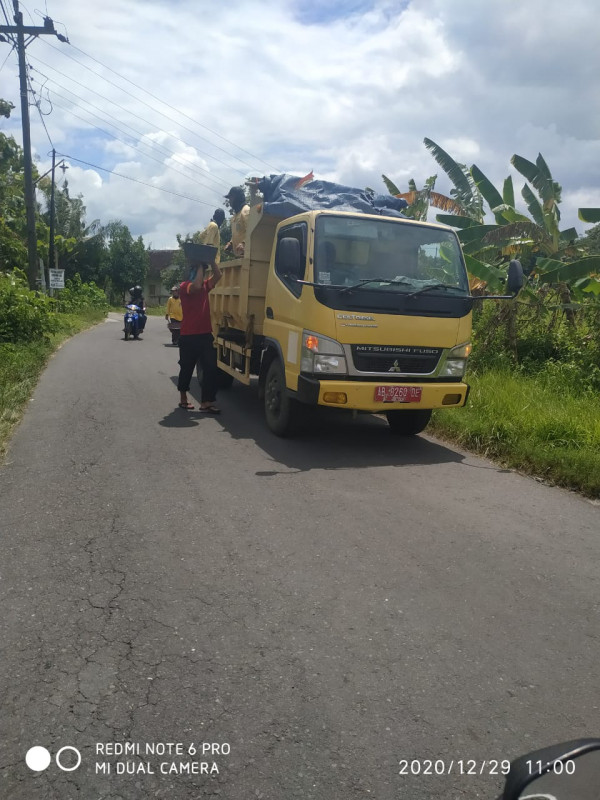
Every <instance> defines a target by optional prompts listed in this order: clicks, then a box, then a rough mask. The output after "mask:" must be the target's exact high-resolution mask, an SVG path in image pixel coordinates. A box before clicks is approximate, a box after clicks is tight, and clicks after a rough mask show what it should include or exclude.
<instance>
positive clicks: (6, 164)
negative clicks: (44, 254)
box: [0, 101, 28, 270]
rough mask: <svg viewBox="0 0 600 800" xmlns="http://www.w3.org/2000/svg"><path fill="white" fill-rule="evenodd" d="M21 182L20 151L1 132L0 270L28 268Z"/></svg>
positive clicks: (21, 160)
mask: <svg viewBox="0 0 600 800" xmlns="http://www.w3.org/2000/svg"><path fill="white" fill-rule="evenodd" d="M2 103H3V104H5V105H6V103H5V101H2ZM23 186H24V161H23V151H22V149H21V148H20V147H19V145H18V144H17V142H16V141H15V139H14V138H13V137H12V136H5V135H4V134H3V133H0V270H7V269H13V268H14V267H18V268H20V269H25V270H26V269H27V263H28V262H27V219H26V215H25V193H24V189H23Z"/></svg>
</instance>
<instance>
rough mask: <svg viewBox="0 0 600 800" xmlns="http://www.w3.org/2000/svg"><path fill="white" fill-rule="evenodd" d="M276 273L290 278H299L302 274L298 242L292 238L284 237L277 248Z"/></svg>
mask: <svg viewBox="0 0 600 800" xmlns="http://www.w3.org/2000/svg"><path fill="white" fill-rule="evenodd" d="M277 250H278V252H277V271H278V272H279V273H280V274H281V275H289V276H290V278H301V277H302V275H303V274H304V268H303V264H302V252H301V250H300V242H299V241H298V239H295V238H294V237H293V236H284V237H283V238H282V239H280V240H279V245H278V248H277Z"/></svg>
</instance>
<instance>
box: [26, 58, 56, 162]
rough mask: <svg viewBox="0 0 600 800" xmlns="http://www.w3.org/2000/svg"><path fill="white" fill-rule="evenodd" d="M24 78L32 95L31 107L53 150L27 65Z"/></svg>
mask: <svg viewBox="0 0 600 800" xmlns="http://www.w3.org/2000/svg"><path fill="white" fill-rule="evenodd" d="M26 77H27V85H28V86H29V91H30V92H31V94H32V95H33V105H34V106H35V107H36V108H37V110H38V114H39V115H40V120H41V121H42V125H43V126H44V130H45V131H46V136H47V137H48V141H49V142H50V146H51V147H52V149H53V150H54V143H53V141H52V139H51V138H50V134H49V133H48V128H47V127H46V122H45V120H44V114H42V109H41V107H40V106H41V102H42V101H41V98H40V99H39V100H38V99H37V95H36V93H35V89H34V88H33V86H32V84H31V78H30V76H29V64H27V69H26Z"/></svg>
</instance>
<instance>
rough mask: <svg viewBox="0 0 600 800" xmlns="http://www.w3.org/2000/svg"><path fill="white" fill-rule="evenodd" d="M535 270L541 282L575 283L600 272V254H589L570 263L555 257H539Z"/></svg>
mask: <svg viewBox="0 0 600 800" xmlns="http://www.w3.org/2000/svg"><path fill="white" fill-rule="evenodd" d="M535 271H536V273H537V275H538V277H539V280H540V282H541V283H560V282H561V281H564V282H565V283H574V282H575V281H577V280H580V279H581V278H588V277H590V276H592V275H595V274H596V273H598V272H600V256H588V257H587V258H581V259H579V261H572V262H571V263H570V264H565V263H564V262H563V261H557V260H556V259H554V258H538V260H537V261H536V264H535Z"/></svg>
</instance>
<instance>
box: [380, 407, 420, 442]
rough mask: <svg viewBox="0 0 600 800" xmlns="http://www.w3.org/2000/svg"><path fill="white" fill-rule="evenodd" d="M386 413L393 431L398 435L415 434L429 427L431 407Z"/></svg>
mask: <svg viewBox="0 0 600 800" xmlns="http://www.w3.org/2000/svg"><path fill="white" fill-rule="evenodd" d="M385 415H386V417H387V421H388V423H389V426H390V430H391V432H392V433H394V434H396V435H397V436H415V434H417V433H421V431H424V430H425V428H426V427H427V425H428V423H429V420H430V419H431V409H423V410H421V409H416V410H412V409H411V410H407V411H386V414H385Z"/></svg>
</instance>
